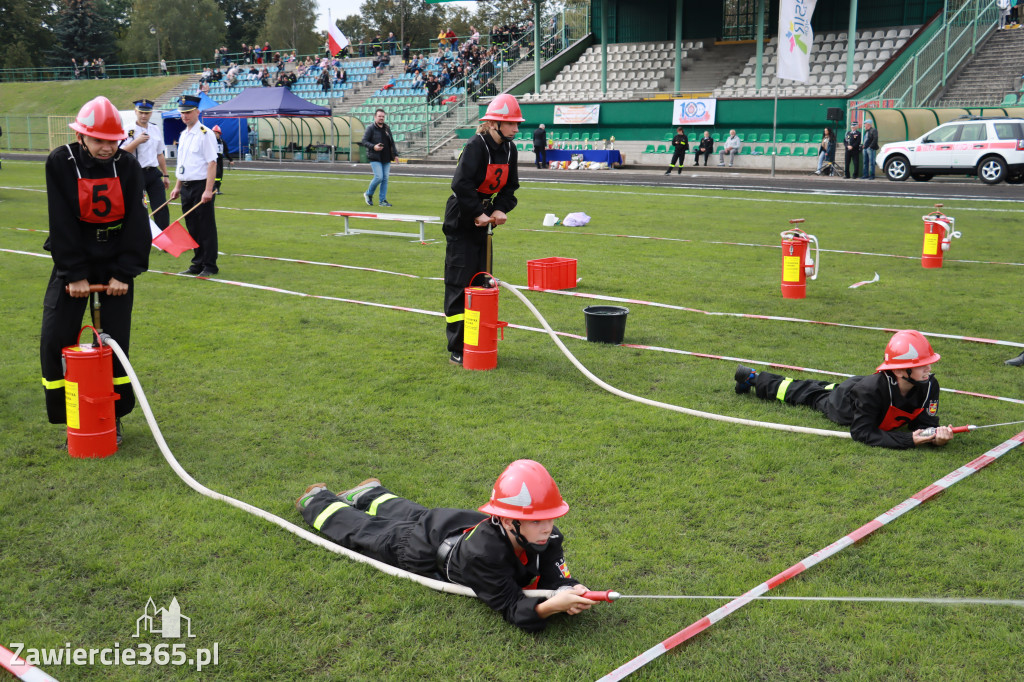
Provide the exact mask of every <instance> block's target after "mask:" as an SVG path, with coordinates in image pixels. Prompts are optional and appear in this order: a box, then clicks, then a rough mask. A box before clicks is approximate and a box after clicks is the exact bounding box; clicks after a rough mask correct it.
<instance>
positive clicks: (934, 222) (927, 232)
mask: <svg viewBox="0 0 1024 682" xmlns="http://www.w3.org/2000/svg"><path fill="white" fill-rule="evenodd" d="M935 208H936V210H935V211H932V212H931V213H929V214H928V215H926V216H921V218H922V219H923V220H924V246H923V247H922V248H921V267H923V268H941V267H942V257H943V254H944V253H945V252H946V251H949V241H950V239H952V238H953V237H956V238H957V239H959V238H960V233H959V232H957V231H956V230H954V229H953V224H954V222H955V221H954V219H953V218H951V217H950V216H948V215H945V214H943V213H942V211H939V210H938V209H940V208H942V204H935Z"/></svg>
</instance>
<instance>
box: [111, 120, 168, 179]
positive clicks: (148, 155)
mask: <svg viewBox="0 0 1024 682" xmlns="http://www.w3.org/2000/svg"><path fill="white" fill-rule="evenodd" d="M142 133H149V142H143V143H142V144H140V145H139V146H138V147H136V148H135V158H137V159H138V160H139V165H140V166H142V167H143V168H159V167H160V163H159V161H158V160H157V157H158V156H160V155H161V154H165V155H166V152H165V151H164V133H163V131H162V130H161V129H160V126H158V125H157V124H156V123H153V122H152V121H150V122H149V125H148V126H146V127H145V128H143V127H142V126H140V125H139V122H138V121H136V122H135V125H133V126H132V127H131V128H129V129H128V139H126V140H124V141H123V142H122V143H121V144H122V145H125V144H128V143H129V142H131V141H132V140H137V139H139V136H140V135H142Z"/></svg>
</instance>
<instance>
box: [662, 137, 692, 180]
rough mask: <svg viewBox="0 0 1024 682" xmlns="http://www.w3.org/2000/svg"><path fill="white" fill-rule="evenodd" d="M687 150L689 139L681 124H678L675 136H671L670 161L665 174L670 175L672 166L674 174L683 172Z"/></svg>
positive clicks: (688, 148)
mask: <svg viewBox="0 0 1024 682" xmlns="http://www.w3.org/2000/svg"><path fill="white" fill-rule="evenodd" d="M689 150H690V140H689V139H688V138H687V137H686V133H685V132H683V126H679V127H678V128H676V134H675V137H673V138H672V161H671V162H670V163H669V164H668V170H667V171H665V175H671V173H672V169H673V168H675V169H676V175H679V174H680V173H682V172H683V166H685V165H686V152H688V151H689Z"/></svg>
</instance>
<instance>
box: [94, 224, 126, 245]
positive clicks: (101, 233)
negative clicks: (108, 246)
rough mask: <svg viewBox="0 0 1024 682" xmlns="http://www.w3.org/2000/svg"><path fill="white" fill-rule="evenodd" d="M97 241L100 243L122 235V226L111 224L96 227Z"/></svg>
mask: <svg viewBox="0 0 1024 682" xmlns="http://www.w3.org/2000/svg"><path fill="white" fill-rule="evenodd" d="M95 235H96V241H97V242H99V243H100V244H105V243H107V242H109V241H110V240H111V239H112V238H116V237H120V236H121V226H120V225H111V226H110V227H98V228H96V232H95Z"/></svg>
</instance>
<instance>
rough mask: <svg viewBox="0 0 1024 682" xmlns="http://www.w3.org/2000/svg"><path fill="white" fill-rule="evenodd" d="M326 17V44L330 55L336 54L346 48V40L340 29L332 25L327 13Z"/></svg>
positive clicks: (332, 22)
mask: <svg viewBox="0 0 1024 682" xmlns="http://www.w3.org/2000/svg"><path fill="white" fill-rule="evenodd" d="M327 16H328V21H327V44H328V45H329V46H330V50H331V54H338V53H339V52H341V51H342V50H344V49H345V48H346V47H348V38H346V37H345V34H344V33H342V32H341V29H340V28H338V25H337V24H335V23H334V20H333V19H331V18H330V14H329V13H328V15H327Z"/></svg>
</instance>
